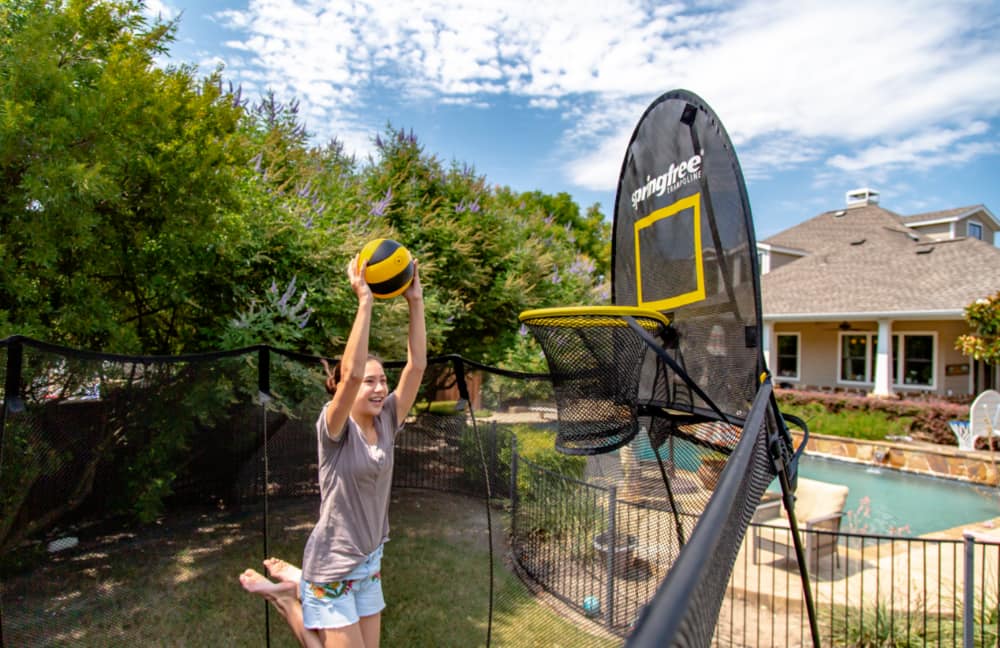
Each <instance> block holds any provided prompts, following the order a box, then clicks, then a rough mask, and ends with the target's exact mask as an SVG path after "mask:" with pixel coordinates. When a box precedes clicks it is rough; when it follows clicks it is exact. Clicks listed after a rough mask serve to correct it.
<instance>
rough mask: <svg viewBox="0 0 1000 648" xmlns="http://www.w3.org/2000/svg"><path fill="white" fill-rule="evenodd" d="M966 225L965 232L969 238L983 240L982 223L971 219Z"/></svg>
mask: <svg viewBox="0 0 1000 648" xmlns="http://www.w3.org/2000/svg"><path fill="white" fill-rule="evenodd" d="M965 227H966V230H965V232H966V234H967V235H968V237H969V238H974V239H979V240H980V241H982V240H983V226H982V225H981V224H979V223H973V222H972V221H969V222H968V223H967V224H966V226H965Z"/></svg>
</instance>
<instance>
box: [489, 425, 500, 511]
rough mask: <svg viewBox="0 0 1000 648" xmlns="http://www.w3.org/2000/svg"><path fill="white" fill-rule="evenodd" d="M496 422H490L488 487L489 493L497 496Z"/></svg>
mask: <svg viewBox="0 0 1000 648" xmlns="http://www.w3.org/2000/svg"><path fill="white" fill-rule="evenodd" d="M497 445H498V444H497V422H496V421H492V422H491V423H490V465H489V469H490V470H489V477H488V479H489V482H490V483H489V487H490V490H489V492H490V494H491V495H492V496H493V497H496V496H497V486H498V484H497Z"/></svg>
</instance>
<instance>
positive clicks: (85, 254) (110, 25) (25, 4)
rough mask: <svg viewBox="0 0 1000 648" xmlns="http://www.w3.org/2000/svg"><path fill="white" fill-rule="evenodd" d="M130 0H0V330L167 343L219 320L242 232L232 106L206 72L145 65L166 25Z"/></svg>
mask: <svg viewBox="0 0 1000 648" xmlns="http://www.w3.org/2000/svg"><path fill="white" fill-rule="evenodd" d="M140 9H141V5H140V3H138V2H111V1H107V2H104V1H100V0H72V1H70V2H59V1H57V0H23V1H22V2H19V3H17V4H16V5H15V6H14V7H13V8H9V9H7V10H3V11H2V13H0V38H2V46H0V56H2V57H3V60H2V69H3V70H4V72H3V74H2V75H0V97H2V98H3V99H2V100H0V187H2V191H0V246H2V248H0V335H8V334H10V333H22V334H28V335H34V336H37V337H42V338H45V339H49V340H52V341H57V342H62V343H66V344H71V345H76V346H83V347H88V348H99V349H105V350H113V351H123V352H128V351H132V352H140V351H141V352H144V353H150V352H153V353H171V352H178V351H180V350H188V349H190V348H191V347H192V346H197V340H198V339H199V338H200V337H201V336H203V335H204V331H206V330H210V329H212V328H215V327H216V326H217V322H218V319H219V318H220V315H219V313H218V310H217V308H216V306H217V304H219V303H220V302H222V303H225V302H226V301H227V300H228V297H227V294H228V293H229V291H230V290H231V286H230V284H229V282H228V279H227V278H226V277H225V276H224V274H223V273H220V271H219V270H220V268H221V269H225V268H227V267H229V266H230V265H231V263H232V258H233V255H234V254H237V253H238V252H239V250H240V245H241V239H242V237H243V235H244V233H245V232H244V230H243V223H242V222H241V221H240V219H238V218H236V217H235V215H236V214H238V213H239V212H240V211H241V206H240V204H241V196H240V194H239V192H238V191H237V189H238V188H239V186H240V184H239V178H240V174H242V173H244V172H245V171H244V170H245V169H246V168H247V166H248V165H247V160H246V155H245V152H244V151H245V148H244V147H243V146H242V145H241V141H242V135H241V133H240V132H239V129H238V126H239V123H240V116H241V114H242V107H241V106H240V105H239V104H238V102H234V101H233V98H232V97H231V96H229V95H227V94H226V93H224V92H222V89H221V84H220V83H219V79H218V76H212V77H209V78H207V79H205V80H203V81H200V82H199V81H196V80H195V78H194V76H193V71H192V70H191V69H188V68H167V69H159V68H157V67H156V66H155V65H154V61H153V57H154V56H156V55H158V54H161V53H163V52H164V51H165V49H166V46H167V44H168V43H169V42H170V40H171V38H172V34H173V29H174V26H173V25H172V24H168V23H157V24H153V25H147V24H146V22H145V19H144V18H143V17H142V14H141V11H140ZM193 341H194V342H193Z"/></svg>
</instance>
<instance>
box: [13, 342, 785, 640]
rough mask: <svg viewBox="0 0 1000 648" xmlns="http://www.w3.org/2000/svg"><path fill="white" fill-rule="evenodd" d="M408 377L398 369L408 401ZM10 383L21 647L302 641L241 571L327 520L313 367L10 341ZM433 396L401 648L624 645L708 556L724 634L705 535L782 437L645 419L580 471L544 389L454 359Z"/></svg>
mask: <svg viewBox="0 0 1000 648" xmlns="http://www.w3.org/2000/svg"><path fill="white" fill-rule="evenodd" d="M651 328H655V326H651ZM623 330H624V329H623ZM620 337H623V338H624V337H625V335H624V333H623V334H622V335H621V336H620ZM609 341H610V342H612V343H616V340H615V336H614V335H612V336H611V338H609ZM400 366H401V363H394V362H389V363H387V372H388V373H389V378H390V383H393V382H394V380H395V378H396V377H397V374H398V368H399V367H400ZM626 369H628V370H629V371H634V369H635V367H634V366H624V365H623V366H622V370H623V371H624V370H626ZM0 372H2V380H0V385H3V388H4V392H3V398H4V409H3V417H2V419H0V423H2V427H0V434H2V436H0V542H2V543H3V549H2V552H0V556H2V561H0V640H2V644H3V645H4V646H18V647H21V646H61V645H81V646H119V645H120V646H131V645H135V644H137V643H147V642H148V641H149V640H150V633H151V632H152V633H155V634H156V637H157V640H156V641H155V642H154V643H158V644H159V645H184V646H220V645H233V646H237V645H239V646H243V645H272V643H273V645H278V646H292V645H296V643H295V641H294V638H293V637H292V634H291V633H290V632H289V630H288V628H287V626H286V624H285V622H284V620H283V619H282V617H281V616H280V614H278V613H277V611H276V610H275V608H273V607H270V606H268V604H267V603H265V602H264V601H263V599H261V598H260V597H258V596H256V595H253V594H250V593H248V592H246V591H244V590H243V589H242V588H241V586H240V584H239V582H238V580H237V577H238V575H239V574H240V573H241V572H243V571H244V570H245V569H248V568H253V569H256V570H258V571H259V572H260V573H262V574H266V572H265V570H264V569H263V567H262V565H261V561H262V560H263V559H264V558H266V557H268V556H278V557H281V558H283V559H285V560H288V561H289V562H294V563H297V562H298V561H299V560H300V558H301V554H302V549H303V547H304V544H305V540H306V538H307V537H308V534H309V532H310V530H311V528H312V524H313V523H314V522H315V518H316V515H317V513H318V504H319V493H318V486H317V476H316V431H315V426H314V424H315V418H316V416H317V414H318V412H319V411H320V407H321V405H322V403H323V401H324V400H325V398H326V393H325V391H324V390H323V386H322V385H323V379H324V373H323V369H322V367H321V364H320V362H319V358H316V357H311V356H302V355H298V354H293V353H288V352H283V351H281V350H277V349H273V348H268V347H259V348H258V347H255V348H251V349H243V350H237V351H232V352H225V353H216V354H205V355H199V356H176V357H139V356H136V357H130V356H115V355H105V354H100V353H96V352H86V351H79V350H74V349H68V348H62V347H57V346H53V345H49V344H45V343H42V342H38V341H36V340H31V339H28V338H9V339H7V340H3V341H0ZM425 383H426V384H425V385H424V389H423V393H422V395H421V397H420V399H419V402H418V405H417V407H415V409H414V411H413V412H412V413H411V415H410V417H408V420H407V424H406V426H405V427H404V428H403V431H402V432H401V433H400V434H399V436H398V437H397V441H396V447H395V458H394V478H393V493H392V500H391V504H390V513H389V516H390V538H391V540H390V542H389V543H388V544H387V545H386V550H385V558H384V562H383V572H384V578H383V586H384V589H385V592H386V597H387V600H388V607H387V608H386V610H385V612H384V613H383V621H382V627H383V630H382V644H383V645H387V646H426V645H435V646H470V645H501V646H503V645H508V646H523V645H531V646H543V645H544V646H550V645H572V646H616V645H622V644H623V643H624V642H625V641H627V640H630V637H632V639H636V638H639V637H638V634H637V633H638V631H639V630H640V629H641V628H643V627H644V626H645V625H648V624H649V623H652V622H653V620H654V618H659V617H658V616H657V615H656V614H653V612H652V610H655V609H658V608H657V606H659V605H660V604H659V603H658V599H657V598H656V594H657V590H658V588H660V587H661V584H663V583H664V582H665V581H664V579H665V578H668V577H670V576H672V575H673V572H674V569H675V565H678V564H679V563H678V558H679V557H680V556H682V555H683V552H684V551H691V550H702V551H711V552H712V553H713V555H712V558H711V559H710V560H706V561H705V562H704V566H705V567H706V568H708V569H709V570H710V571H709V572H708V573H707V574H702V575H700V576H699V577H698V578H696V579H695V580H694V581H691V582H690V583H688V584H687V585H685V586H684V587H690V588H694V590H692V591H693V592H694V594H695V596H693V597H692V598H691V601H690V602H689V603H688V607H689V608H691V610H689V612H685V613H684V614H683V615H682V616H683V617H684V618H685V619H688V620H687V621H685V625H684V627H685V628H686V627H688V624H692V623H693V624H695V625H696V627H697V623H698V620H699V619H701V620H702V626H701V627H700V632H702V633H708V634H707V636H708V637H711V633H712V631H713V625H712V622H713V620H714V617H713V615H712V614H711V612H712V606H715V607H716V610H717V607H718V604H719V601H720V600H721V596H722V595H723V594H724V592H725V588H726V583H727V572H726V570H725V562H726V561H727V560H731V558H732V556H733V555H735V554H733V553H732V552H733V551H735V549H737V548H738V546H739V543H738V541H736V540H734V539H735V538H737V537H738V535H739V534H737V533H736V532H737V531H739V528H733V529H732V532H733V534H730V528H729V526H724V527H720V528H722V529H725V530H724V532H722V533H719V532H718V531H716V535H717V537H716V538H715V539H714V540H712V539H711V538H709V539H708V540H704V539H703V540H699V539H698V538H699V535H698V533H699V520H700V519H703V518H704V517H705V516H707V515H709V513H710V512H711V511H712V506H714V505H715V502H716V500H718V498H715V499H713V498H712V496H713V494H716V493H718V492H720V491H725V492H726V493H728V494H729V496H728V497H727V498H726V500H725V502H724V503H723V504H720V506H725V507H726V508H725V512H724V513H722V514H721V515H722V516H723V517H725V518H726V519H727V520H728V522H727V523H726V524H728V525H730V526H732V525H736V527H739V526H740V525H742V524H744V520H745V519H746V511H748V510H752V507H753V504H754V503H755V502H756V501H759V497H760V494H761V493H762V491H763V488H764V487H765V486H766V484H767V482H768V481H769V480H770V477H769V473H768V465H769V464H768V462H767V460H766V454H765V447H766V443H765V433H766V430H767V428H768V426H769V425H770V424H769V423H768V420H769V419H767V418H765V419H764V420H763V423H758V422H757V421H756V419H753V417H751V419H753V420H754V422H753V423H752V425H753V426H754V427H753V428H752V432H753V434H751V435H746V434H741V431H742V430H741V429H740V428H738V427H736V428H729V427H725V426H720V425H719V424H718V423H717V422H704V421H703V422H690V423H684V422H681V423H677V422H676V421H672V422H669V425H670V426H672V428H673V429H671V430H670V434H669V435H667V434H665V433H664V430H662V429H660V428H662V426H663V425H664V421H663V419H659V418H656V417H649V416H647V415H645V414H644V413H643V412H642V411H640V410H636V412H635V415H636V416H635V421H636V423H635V425H634V426H633V427H634V430H635V433H634V434H631V433H629V434H628V435H626V436H628V438H624V437H618V440H617V441H615V443H618V442H619V441H623V442H624V443H623V444H622V445H621V446H620V447H618V448H617V449H616V450H613V451H610V452H604V453H601V454H592V455H586V454H584V455H567V454H565V453H562V452H559V451H557V450H556V449H555V443H556V439H557V436H558V427H559V422H558V416H559V415H558V414H557V411H558V409H557V406H556V402H557V400H558V399H557V397H556V396H555V394H554V391H553V387H552V382H551V381H550V379H549V376H548V375H547V374H541V375H536V374H523V373H517V372H510V371H505V370H503V369H499V368H496V367H488V366H484V365H479V364H476V363H472V362H469V361H466V360H463V359H461V358H458V357H457V356H448V357H444V358H434V359H432V361H431V366H430V368H429V370H428V373H427V377H426V380H425ZM605 384H608V385H612V384H620V381H619V380H618V379H617V378H616V379H614V380H610V381H605ZM608 399H609V400H612V401H614V400H616V399H618V400H621V399H619V398H618V396H616V395H615V394H609V395H608ZM430 403H432V404H433V406H430V405H429V404H430ZM623 407H625V408H626V409H628V408H630V407H632V405H630V404H627V403H626V404H625V405H623ZM473 412H475V414H476V416H475V417H473V416H472V413H473ZM617 420H618V421H619V423H620V425H621V426H622V427H626V426H627V424H628V421H629V418H628V416H624V415H623V416H622V417H621V418H619V419H617ZM746 429H751V428H746ZM720 434H721V435H722V437H721V438H734V439H735V438H738V439H739V445H737V446H736V447H735V451H733V453H732V455H731V456H730V457H729V464H728V466H729V468H727V469H726V470H725V471H722V472H721V475H720V470H721V469H720V462H716V461H715V459H717V458H718V456H719V454H720V453H719V451H718V449H717V448H716V447H714V446H713V445H711V444H710V443H706V442H705V439H712V438H717V437H718V435H720ZM713 435H716V436H713ZM567 443H573V441H572V440H570V441H567ZM744 446H746V448H747V450H746V452H743V453H741V450H742V449H743V448H744ZM737 459H738V460H739V462H742V463H741V465H743V466H752V469H746V468H740V467H736V466H735V465H734V463H733V462H734V461H737ZM721 464H722V465H725V463H724V462H721ZM664 476H666V483H667V484H669V488H667V487H665V485H664V484H665V482H664ZM710 501H711V502H712V506H710V505H709V502H710ZM720 501H721V500H720ZM733 511H738V512H739V515H737V516H736V517H731V513H732V512H733ZM708 535H711V534H708ZM710 541H711V542H714V543H715V544H711V542H710ZM720 542H736V544H735V545H734V546H721V545H720V544H719V543H720ZM702 543H706V544H702ZM730 554H732V555H730ZM713 570H716V571H713ZM695 601H702V602H705V603H704V604H701V603H699V604H695ZM706 601H707V602H706ZM671 605H673V603H672V604H671ZM692 606H693V607H692ZM645 609H649V610H650V612H647V613H646V614H645V615H644V613H643V610H645ZM679 610H681V607H677V608H676V609H674V611H673V612H671V613H670V615H668V616H670V617H671V618H676V617H677V616H678V614H679ZM644 617H646V618H647V619H648V620H647V621H646V622H644V621H643V618H644ZM633 635H636V636H635V637H633ZM662 641H663V636H662V635H661V636H660V637H659V638H658V639H657V641H656V642H655V643H657V645H659V643H660V642H662Z"/></svg>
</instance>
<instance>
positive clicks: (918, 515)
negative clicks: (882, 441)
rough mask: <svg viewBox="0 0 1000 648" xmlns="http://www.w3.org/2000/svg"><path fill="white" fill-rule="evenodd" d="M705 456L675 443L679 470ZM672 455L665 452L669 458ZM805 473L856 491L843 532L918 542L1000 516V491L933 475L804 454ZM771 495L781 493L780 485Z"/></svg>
mask: <svg viewBox="0 0 1000 648" xmlns="http://www.w3.org/2000/svg"><path fill="white" fill-rule="evenodd" d="M644 436H645V435H639V436H637V437H636V439H635V441H634V443H633V448H634V449H635V452H636V455H637V456H638V457H639V458H640V459H642V460H646V461H652V460H655V455H654V454H653V450H652V448H651V447H650V446H649V441H648V440H647V439H646V438H644ZM704 452H705V451H704V450H703V449H701V448H699V447H697V446H695V445H693V444H691V443H689V442H688V441H685V440H683V439H675V440H674V454H673V455H672V457H671V458H672V459H673V461H674V465H676V466H677V467H678V468H682V469H684V470H690V471H695V470H697V469H698V465H699V464H700V463H701V459H700V457H701V455H702V454H703V453H704ZM668 453H669V450H667V449H666V447H665V448H664V450H663V454H664V458H667V456H668ZM799 474H800V475H802V476H803V477H808V478H809V479H816V480H819V481H825V482H832V483H834V484H844V485H845V486H847V487H848V488H849V489H850V490H849V492H848V495H847V504H846V506H845V508H846V511H847V513H848V515H847V516H846V517H845V518H844V520H843V523H842V524H841V529H842V530H843V531H849V532H854V533H867V534H873V535H895V536H903V537H916V536H920V535H924V534H925V533H931V532H933V531H942V530H944V529H950V528H952V527H957V526H961V525H963V524H971V523H974V522H982V521H983V520H989V519H992V518H995V517H998V516H1000V490H998V489H996V488H990V487H986V486H980V485H977V484H970V483H967V482H961V481H957V480H952V479H942V478H940V477H932V476H930V475H918V474H915V473H908V472H903V471H900V470H893V469H891V468H878V467H875V466H870V465H866V464H860V463H852V462H850V461H838V460H836V459H827V458H825V457H817V456H815V455H803V456H802V458H801V459H800V460H799ZM769 490H772V491H777V490H778V484H777V480H776V481H775V482H774V483H772V484H771V486H770V487H769Z"/></svg>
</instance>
